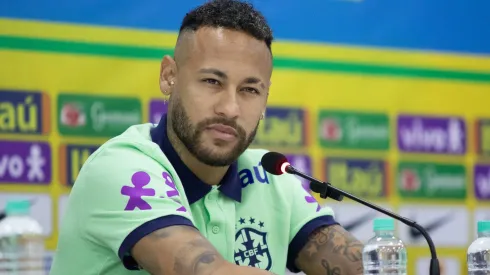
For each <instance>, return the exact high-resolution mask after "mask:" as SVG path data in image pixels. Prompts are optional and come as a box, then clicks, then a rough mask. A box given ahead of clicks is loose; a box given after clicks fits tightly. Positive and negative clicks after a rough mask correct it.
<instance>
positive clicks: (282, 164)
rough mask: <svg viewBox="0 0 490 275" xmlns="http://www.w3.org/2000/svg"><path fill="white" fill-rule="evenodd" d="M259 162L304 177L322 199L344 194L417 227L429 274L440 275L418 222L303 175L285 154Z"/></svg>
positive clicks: (339, 198) (429, 241)
mask: <svg viewBox="0 0 490 275" xmlns="http://www.w3.org/2000/svg"><path fill="white" fill-rule="evenodd" d="M261 163H262V167H264V169H265V171H267V172H269V173H271V174H273V175H282V174H284V173H288V174H293V175H298V176H300V177H302V178H304V179H307V180H309V181H310V189H311V191H313V192H315V193H318V194H320V197H321V198H322V199H326V198H332V199H334V200H337V201H342V199H343V197H344V196H345V197H347V198H349V199H351V200H353V201H356V202H358V203H360V204H363V205H365V206H367V207H369V208H371V209H374V210H376V211H379V212H381V213H383V214H385V215H388V216H390V217H392V218H394V219H396V220H398V221H401V222H402V223H404V224H406V225H408V226H410V227H413V228H415V229H417V230H418V231H419V232H420V233H421V234H422V236H424V238H425V240H426V241H427V244H428V245H429V249H430V254H431V259H430V273H429V274H430V275H440V268H439V260H438V259H437V253H436V248H435V246H434V242H433V241H432V238H431V237H430V236H429V233H428V232H427V231H426V230H425V228H424V227H422V226H421V225H419V224H418V223H416V222H415V221H412V220H410V219H407V218H405V217H402V216H400V215H398V214H395V213H393V212H391V211H388V210H386V209H383V208H382V207H379V206H377V205H375V204H373V203H370V202H368V201H365V200H363V199H361V198H358V197H356V196H354V195H352V194H350V193H348V192H345V191H342V190H340V189H338V188H336V187H335V186H333V185H332V184H330V183H328V182H322V181H320V180H317V179H315V178H313V177H310V176H308V175H305V174H304V173H303V172H300V171H298V170H297V169H296V168H294V167H293V166H292V165H291V164H290V163H289V162H288V159H287V158H286V156H284V155H283V154H280V153H277V152H267V153H266V154H265V155H264V156H262V160H261Z"/></svg>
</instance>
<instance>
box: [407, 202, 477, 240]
mask: <svg viewBox="0 0 490 275" xmlns="http://www.w3.org/2000/svg"><path fill="white" fill-rule="evenodd" d="M399 213H400V215H402V216H404V217H406V218H408V219H411V220H415V221H416V222H417V223H418V224H419V225H421V226H423V227H424V228H425V230H426V231H427V232H428V233H429V235H430V237H431V238H432V240H433V241H434V244H435V246H436V247H448V246H450V247H467V246H468V245H469V241H470V240H469V232H470V230H469V223H470V220H469V213H468V210H467V209H466V207H464V206H455V205H452V206H432V205H420V204H417V205H403V206H401V207H400V211H399ZM399 224H400V227H399V229H400V230H399V236H400V238H401V239H402V241H404V242H405V243H406V244H408V245H417V246H427V242H426V240H425V238H424V237H423V236H422V235H421V234H420V233H419V232H418V230H416V229H414V228H411V227H408V226H403V225H402V223H401V222H399Z"/></svg>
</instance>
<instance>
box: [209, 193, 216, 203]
mask: <svg viewBox="0 0 490 275" xmlns="http://www.w3.org/2000/svg"><path fill="white" fill-rule="evenodd" d="M217 199H218V193H216V192H212V193H210V194H209V195H208V200H211V201H215V200H217Z"/></svg>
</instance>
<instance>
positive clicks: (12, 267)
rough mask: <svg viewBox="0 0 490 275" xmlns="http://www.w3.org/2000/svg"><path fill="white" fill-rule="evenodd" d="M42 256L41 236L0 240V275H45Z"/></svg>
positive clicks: (19, 236)
mask: <svg viewBox="0 0 490 275" xmlns="http://www.w3.org/2000/svg"><path fill="white" fill-rule="evenodd" d="M44 254H45V250H44V239H43V237H41V236H32V235H18V236H9V237H3V238H0V275H7V274H16V275H45V274H46V272H45V268H44Z"/></svg>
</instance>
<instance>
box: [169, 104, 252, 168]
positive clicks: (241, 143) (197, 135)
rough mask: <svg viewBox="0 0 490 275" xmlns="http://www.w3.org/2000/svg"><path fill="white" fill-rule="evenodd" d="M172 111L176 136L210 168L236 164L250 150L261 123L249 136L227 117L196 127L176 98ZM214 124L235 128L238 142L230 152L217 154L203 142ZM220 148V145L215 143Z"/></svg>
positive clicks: (217, 118) (206, 121)
mask: <svg viewBox="0 0 490 275" xmlns="http://www.w3.org/2000/svg"><path fill="white" fill-rule="evenodd" d="M172 103H173V106H172V108H171V109H170V111H171V117H172V122H171V124H172V129H173V131H174V133H175V135H176V136H177V137H178V138H179V139H180V141H181V142H182V143H183V144H184V146H185V147H186V148H187V150H188V151H189V152H190V153H191V154H192V155H193V156H194V157H195V158H196V159H197V160H199V161H200V162H202V163H204V164H206V165H209V166H215V167H220V166H228V165H230V164H232V163H233V162H235V161H236V160H237V159H238V157H239V156H240V155H241V154H242V153H243V152H244V151H245V150H246V149H247V148H248V146H249V145H250V144H251V143H252V141H253V140H254V138H255V134H256V133H257V128H258V126H259V122H257V126H255V129H254V130H253V131H252V132H251V133H250V134H249V135H248V136H247V132H246V131H245V129H243V128H242V127H241V126H240V125H238V124H237V122H236V121H235V120H233V119H228V118H225V117H215V118H207V119H204V120H202V121H200V122H199V123H197V124H196V125H192V122H191V120H190V118H189V116H188V115H187V112H186V111H185V109H184V106H183V105H182V102H181V100H180V98H174V101H173V102H172ZM212 124H223V125H226V126H230V127H233V129H235V130H236V132H237V142H236V144H235V146H234V147H233V148H232V149H231V150H229V151H228V152H217V150H216V149H213V148H209V147H206V146H205V145H204V144H203V141H202V135H203V134H204V131H205V130H206V128H207V127H208V126H210V125H212ZM215 145H216V146H217V147H218V146H219V145H220V144H219V143H217V142H215Z"/></svg>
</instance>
